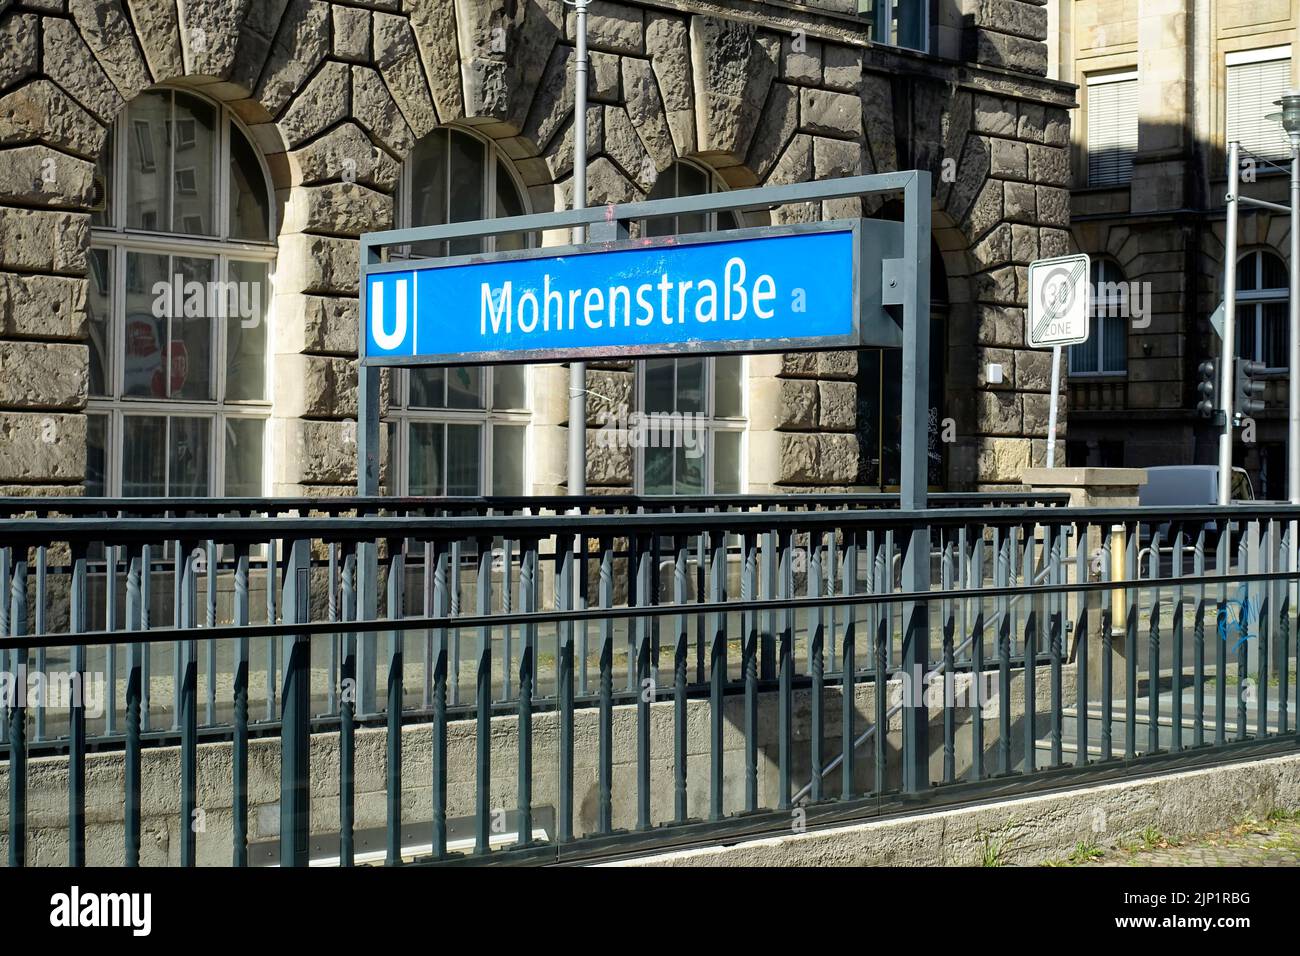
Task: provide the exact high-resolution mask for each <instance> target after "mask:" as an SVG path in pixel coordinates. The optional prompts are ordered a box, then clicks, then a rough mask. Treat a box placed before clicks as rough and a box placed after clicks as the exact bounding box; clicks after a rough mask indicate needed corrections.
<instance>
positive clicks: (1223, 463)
mask: <svg viewBox="0 0 1300 956" xmlns="http://www.w3.org/2000/svg"><path fill="white" fill-rule="evenodd" d="M1237 155H1238V153H1237V144H1236V143H1235V142H1232V143H1229V144H1228V194H1227V196H1226V197H1225V199H1226V202H1227V206H1228V221H1227V228H1226V235H1225V237H1224V249H1223V349H1222V352H1221V353H1220V358H1219V407H1220V408H1221V409H1222V410H1223V431H1222V432H1221V433H1220V434H1219V504H1220V505H1226V504H1228V503H1229V502H1230V501H1231V500H1232V428H1233V425H1232V402H1233V398H1234V396H1233V394H1232V388H1233V374H1232V372H1233V369H1232V365H1233V361H1232V360H1233V356H1234V355H1235V354H1236V351H1237V188H1238V182H1237V177H1238V175H1239V173H1240V169H1241V167H1240V163H1239V161H1238V159H1237Z"/></svg>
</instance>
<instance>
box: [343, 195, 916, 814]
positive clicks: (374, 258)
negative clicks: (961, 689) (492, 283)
mask: <svg viewBox="0 0 1300 956" xmlns="http://www.w3.org/2000/svg"><path fill="white" fill-rule="evenodd" d="M898 193H902V196H903V222H902V234H901V248H900V249H899V252H898V255H897V256H893V257H890V258H883V257H882V258H881V261H880V263H879V276H880V283H881V301H882V304H883V305H886V306H897V307H898V310H899V315H900V322H899V326H900V328H901V341H900V343H899V344H900V346H901V348H902V352H903V361H902V382H901V385H902V396H901V405H902V427H901V439H902V440H901V445H902V447H901V454H900V460H899V477H900V481H899V486H900V491H899V507H900V508H901V509H903V510H919V509H923V508H925V506H926V497H927V492H928V488H927V475H928V451H929V403H930V397H929V391H930V372H929V369H930V243H931V212H930V210H931V202H932V187H931V176H930V173H929V172H928V171H926V170H906V171H901V172H893V173H877V174H875V175H868V176H849V177H845V178H842V179H828V180H822V181H818V182H807V183H792V184H790V185H787V186H771V187H762V188H758V189H740V190H735V191H732V192H718V193H711V194H707V195H700V196H681V197H678V198H674V199H659V200H653V201H649V202H636V203H625V204H622V205H606V206H593V207H589V208H581V209H571V210H564V211H559V212H551V213H537V214H532V215H525V216H511V217H508V218H503V219H490V220H478V221H475V222H465V223H448V224H445V225H439V226H422V227H418V228H415V229H398V230H388V231H385V232H378V233H367V234H365V235H363V236H362V237H361V249H360V258H361V261H360V270H359V278H360V280H361V281H360V300H361V301H360V304H361V311H360V317H361V319H362V321H360V322H358V332H359V334H360V335H364V334H365V331H366V328H365V324H364V318H365V316H366V313H367V309H366V298H365V297H366V283H365V281H364V278H365V276H366V275H367V274H368V273H369V272H370V271H371V270H372V269H374V268H375V267H377V266H379V265H381V262H382V258H383V257H382V250H383V249H384V248H386V247H388V246H395V245H411V244H414V243H421V242H440V241H447V240H455V239H483V238H487V237H489V236H501V235H517V234H520V233H530V232H536V233H542V232H546V231H551V230H559V229H564V230H573V229H575V228H580V227H583V226H586V227H587V241H588V243H594V244H597V245H599V244H603V243H617V242H620V241H622V240H626V239H628V238H629V234H628V224H629V223H632V222H635V221H638V220H643V219H659V218H668V217H672V216H682V215H690V214H693V213H714V212H726V211H734V212H746V211H755V210H770V209H772V208H774V207H776V206H780V205H786V204H795V203H807V202H817V203H820V202H824V201H826V200H832V199H845V198H861V197H864V196H877V195H892V194H898ZM776 228H781V227H776ZM713 238H714V239H716V235H714V236H713ZM859 268H861V269H862V275H863V276H866V275H868V274H870V275H871V276H872V277H873V279H874V276H875V275H876V269H875V268H874V267H872V266H871V265H870V264H868V263H860V264H859ZM358 345H359V346H360V342H358ZM357 354H358V355H362V354H364V349H362V348H359V350H358V353H357ZM380 374H381V368H380V367H379V366H378V365H374V364H369V363H367V364H361V365H360V367H359V369H358V395H357V406H358V407H357V419H358V422H357V425H358V427H357V492H358V494H359V495H362V496H367V497H373V496H376V495H378V493H379V411H380V403H379V379H380ZM905 547H906V551H905V557H904V560H903V569H902V579H901V589H902V590H903V591H906V592H928V591H929V590H930V541H929V535H928V533H927V532H926V531H925V530H924V529H923V528H920V527H918V528H917V529H916V530H914V531H913V532H912V533H911V535H910V537H909V540H908V542H907V543H906V545H905ZM357 564H358V588H357V591H358V595H359V598H360V604H361V607H359V608H358V612H359V614H360V616H361V617H362V618H373V617H374V616H375V615H376V612H377V605H378V595H377V592H378V586H379V573H378V557H377V553H376V550H375V546H374V545H361V546H359V548H358V561H357ZM902 620H903V642H902V649H901V650H902V654H901V661H900V663H901V664H902V666H903V668H904V670H905V672H906V673H909V674H911V673H925V672H926V669H927V665H928V658H929V641H930V629H929V611H928V607H927V604H926V602H925V601H914V600H909V601H904V602H903V607H902ZM375 651H376V645H375V643H374V637H373V636H372V637H370V638H367V639H366V640H365V641H362V642H361V646H360V647H359V649H358V666H357V673H358V674H359V675H370V677H369V680H368V681H366V680H365V679H364V678H363V681H362V683H361V685H360V686H359V688H358V710H359V711H360V712H362V713H367V712H369V710H371V709H373V702H374V691H375V689H374V686H373V674H374V668H373V666H372V665H371V662H372V661H373V660H374V656H373V655H374V654H375ZM902 717H903V759H902V776H903V788H904V790H907V791H910V792H916V791H918V790H920V789H922V788H923V787H925V786H926V781H927V780H928V776H927V761H928V760H929V746H928V733H929V728H928V716H927V710H926V707H925V703H924V700H923V699H922V700H919V701H910V702H908V703H907V705H906V706H905V707H904V710H903V715H902Z"/></svg>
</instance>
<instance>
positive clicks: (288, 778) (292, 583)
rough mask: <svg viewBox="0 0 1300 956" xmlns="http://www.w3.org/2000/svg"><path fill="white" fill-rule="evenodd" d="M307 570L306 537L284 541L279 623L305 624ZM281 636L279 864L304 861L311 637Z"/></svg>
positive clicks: (308, 544)
mask: <svg viewBox="0 0 1300 956" xmlns="http://www.w3.org/2000/svg"><path fill="white" fill-rule="evenodd" d="M310 574H311V542H310V541H308V540H306V539H299V540H295V541H292V542H289V545H288V547H287V548H286V550H285V562H284V581H283V595H284V600H283V602H282V605H281V615H282V620H283V621H284V623H286V624H289V623H293V624H305V623H307V620H308V601H309V599H310V595H311V580H310V577H309V575H310ZM272 586H274V584H272ZM275 639H276V638H271V640H275ZM280 640H282V641H283V642H284V655H283V662H284V663H283V665H282V666H283V668H284V670H283V674H282V676H281V680H282V682H283V684H282V686H283V688H284V689H283V692H282V694H281V698H280V700H281V708H282V709H281V714H280V865H281V866H285V867H288V866H306V865H307V861H308V858H309V848H308V845H307V832H308V826H307V818H308V814H309V812H310V797H309V793H310V780H311V754H310V749H311V686H310V685H311V638H310V637H308V636H306V635H302V634H293V635H287V636H285V637H283V638H280Z"/></svg>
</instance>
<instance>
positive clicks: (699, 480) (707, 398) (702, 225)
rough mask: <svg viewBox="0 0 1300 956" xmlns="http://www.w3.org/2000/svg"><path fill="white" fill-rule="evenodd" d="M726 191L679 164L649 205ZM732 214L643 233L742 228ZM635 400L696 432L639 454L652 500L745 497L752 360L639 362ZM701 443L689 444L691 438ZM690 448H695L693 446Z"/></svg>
mask: <svg viewBox="0 0 1300 956" xmlns="http://www.w3.org/2000/svg"><path fill="white" fill-rule="evenodd" d="M723 188H725V187H724V186H723V184H722V182H721V181H720V180H719V178H718V177H717V175H716V174H715V173H713V172H712V171H710V170H707V169H705V168H703V167H701V166H697V165H695V164H694V163H690V162H686V161H679V162H676V163H674V164H673V165H672V166H671V167H670V168H669V169H667V170H665V171H664V172H663V174H662V175H660V177H659V179H658V180H657V181H656V182H655V185H654V189H652V190H651V192H650V196H649V198H650V199H671V198H673V197H676V196H698V195H701V194H704V193H711V192H719V191H721V190H722V189H723ZM740 225H741V223H740V220H739V218H738V217H737V216H736V215H735V214H733V213H731V212H720V213H708V214H696V215H690V216H673V217H668V218H664V219H649V220H646V221H645V222H643V223H641V232H642V235H646V236H669V235H675V234H680V233H691V232H711V231H713V230H717V229H735V228H738V227H739V226H740ZM636 377H637V381H636V396H637V398H636V401H637V404H638V408H639V410H640V411H641V412H642V413H643V414H650V413H658V414H674V413H680V414H683V415H691V416H693V417H692V419H691V420H692V421H693V422H694V423H695V424H696V426H697V429H696V430H692V431H689V432H688V431H686V430H683V431H682V439H683V440H682V441H676V442H674V443H673V444H674V446H675V447H672V448H639V449H638V452H637V456H638V457H637V491H638V492H639V493H641V494H647V495H672V494H679V495H703V494H739V493H740V492H742V491H743V490H744V472H745V469H744V460H745V454H744V439H745V414H746V413H745V360H744V357H743V356H740V355H724V356H717V357H714V358H705V357H702V356H693V357H690V358H656V359H646V360H644V361H641V362H638V363H637V373H636ZM697 435H698V436H699V438H698V440H691V441H687V440H685V439H687V438H691V439H695V437H696V436H697ZM688 446H689V447H688Z"/></svg>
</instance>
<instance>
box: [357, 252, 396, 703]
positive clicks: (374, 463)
mask: <svg viewBox="0 0 1300 956" xmlns="http://www.w3.org/2000/svg"><path fill="white" fill-rule="evenodd" d="M379 261H380V255H379V249H378V248H376V247H375V246H372V245H370V243H368V242H365V241H364V240H363V241H362V243H361V270H362V273H361V274H362V279H361V289H360V301H361V312H360V314H361V316H362V319H361V330H360V331H361V340H360V343H359V344H358V346H357V348H358V349H359V350H360V351H359V352H358V354H360V355H364V354H365V347H366V331H367V330H366V328H365V323H366V318H365V316H366V314H367V312H366V298H367V296H368V294H369V293H368V289H367V283H366V280H365V278H364V276H365V267H366V266H368V265H375V264H377V263H378V262H379ZM379 377H380V370H379V369H378V368H376V367H375V366H373V365H364V364H362V365H360V367H359V368H358V369H357V378H358V381H357V431H356V442H357V494H358V495H360V496H361V497H363V498H373V497H377V496H378V495H379V411H380V409H379V384H380V382H379ZM394 437H395V436H394ZM388 480H389V482H390V488H391V482H392V481H393V476H392V475H390V476H389V478H388ZM378 589H379V552H378V550H377V549H376V547H375V543H374V542H373V541H362V542H360V543H358V545H357V594H358V595H359V598H358V602H359V604H360V608H359V611H360V618H361V620H363V621H372V620H374V619H375V618H376V617H378V614H379V590H378ZM378 642H379V635H378V634H376V633H375V632H373V631H372V632H370V633H367V634H363V635H362V636H361V638H360V640H359V641H358V642H357V670H356V680H357V684H356V695H355V697H354V702H355V705H356V706H355V708H354V709H355V712H356V713H357V714H373V713H374V712H375V655H376V654H377V653H378V649H379V643H378Z"/></svg>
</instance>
